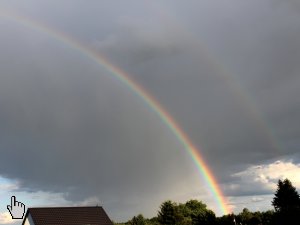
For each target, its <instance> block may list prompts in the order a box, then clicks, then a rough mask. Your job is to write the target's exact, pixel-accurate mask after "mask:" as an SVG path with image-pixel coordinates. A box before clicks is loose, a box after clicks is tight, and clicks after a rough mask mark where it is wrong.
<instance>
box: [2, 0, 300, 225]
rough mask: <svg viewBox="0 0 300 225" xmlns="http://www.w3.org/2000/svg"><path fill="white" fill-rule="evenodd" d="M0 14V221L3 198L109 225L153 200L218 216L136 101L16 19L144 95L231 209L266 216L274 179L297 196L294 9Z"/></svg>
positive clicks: (226, 5)
mask: <svg viewBox="0 0 300 225" xmlns="http://www.w3.org/2000/svg"><path fill="white" fill-rule="evenodd" d="M0 8H1V11H0V24H1V30H0V49H1V51H0V66H1V67H0V68H1V69H0V124H1V126H0V153H1V155H0V212H1V214H0V224H6V223H11V222H14V221H12V220H11V219H10V216H9V214H8V211H7V209H6V206H7V204H8V203H9V202H10V197H11V195H15V196H16V197H17V200H19V201H21V202H23V203H24V204H25V205H26V207H35V206H70V205H71V206H73V205H96V204H98V205H102V206H103V207H104V209H105V210H106V211H107V213H108V215H109V216H110V217H111V219H113V220H115V221H124V220H128V219H130V218H131V217H132V216H134V215H137V214H139V213H142V214H144V215H145V216H146V217H152V216H155V215H156V213H157V210H158V209H159V205H160V204H161V203H162V202H163V201H164V200H167V199H171V200H173V201H177V202H185V201H187V200H189V199H192V198H195V199H198V200H202V201H203V202H205V203H206V204H207V205H208V207H209V208H210V209H213V210H214V211H215V212H216V214H217V215H218V216H219V215H221V211H220V209H219V207H218V205H217V204H216V202H215V199H214V197H213V196H212V195H211V193H210V191H209V189H208V188H207V185H206V183H205V181H204V180H203V179H202V178H201V176H200V174H199V172H198V171H197V168H196V166H195V165H194V163H193V161H192V159H191V158H190V156H189V155H188V154H187V152H186V151H185V150H184V146H182V144H181V143H180V141H179V140H178V139H177V138H176V136H174V134H173V133H172V132H171V131H170V130H169V128H168V127H166V125H165V124H164V123H163V122H162V121H161V120H160V118H159V116H158V115H157V114H156V113H155V112H154V111H153V110H152V109H151V108H150V107H149V106H147V105H146V104H145V102H143V101H142V99H141V98H139V97H138V95H137V94H136V93H134V92H132V90H130V89H129V88H128V87H127V86H125V85H124V84H123V83H122V82H120V80H118V79H116V78H115V77H113V76H112V75H111V74H110V73H109V72H108V71H107V70H105V68H104V67H103V66H101V65H99V64H97V63H95V62H94V61H91V60H90V59H89V58H88V57H87V56H86V55H84V54H82V53H81V52H79V51H78V50H76V49H74V48H72V47H70V46H68V45H66V43H63V42H62V41H60V40H58V39H56V38H53V37H52V36H51V35H49V34H48V33H47V32H45V31H43V30H41V29H37V28H35V29H32V27H30V26H28V25H26V24H25V25H24V23H22V22H21V20H22V19H20V18H22V17H23V18H25V17H27V18H31V20H32V21H38V22H39V23H42V24H45V25H47V26H48V27H51V28H52V29H54V30H56V31H57V32H58V33H59V32H63V33H65V34H67V35H68V36H70V37H72V38H73V39H75V40H77V41H78V42H80V43H82V44H83V45H85V46H87V47H88V48H91V49H93V50H94V51H97V52H99V54H101V55H103V56H105V57H106V58H107V59H109V61H110V62H111V63H112V64H113V65H115V66H117V67H119V68H120V69H121V70H123V71H125V72H126V73H127V74H129V76H130V77H131V78H132V79H133V80H134V81H136V82H137V83H138V84H140V85H141V86H142V87H144V88H145V89H146V90H147V91H148V92H149V93H150V94H151V95H152V96H153V97H154V98H155V99H156V100H157V101H158V102H159V103H160V104H161V105H162V106H163V107H164V108H165V109H166V110H167V111H168V112H169V113H170V114H171V115H172V116H173V118H174V120H175V121H177V123H178V125H179V126H180V127H181V128H182V129H183V130H184V131H185V132H186V134H187V135H188V137H189V138H190V139H191V140H192V142H193V143H194V144H195V146H197V148H198V149H199V151H200V154H201V155H202V156H203V158H204V160H205V162H206V163H207V165H208V166H209V167H210V169H211V171H212V172H213V174H214V176H215V178H216V180H217V182H218V184H219V186H220V188H221V190H222V191H223V193H224V195H225V196H226V198H227V200H228V204H229V205H230V207H232V209H233V211H234V212H236V213H238V212H240V211H241V210H242V209H243V208H244V207H247V208H249V209H250V210H253V211H254V210H268V209H271V208H272V206H271V199H272V197H273V193H274V192H275V189H276V182H277V181H278V179H282V178H289V179H290V180H291V181H292V183H293V184H294V185H295V186H296V187H297V188H298V190H299V189H300V175H299V174H300V154H299V148H300V136H299V135H300V98H299V96H300V88H299V86H300V76H299V72H300V38H299V36H300V4H299V3H298V1H296V0H294V1H292V0H291V1H285V2H284V3H283V2H282V1H279V0H272V1H271V0H267V1H259V0H253V1H238V0H228V1H222V0H216V1H209V0H203V1H199V0H195V1H180V0H178V1H177V0H176V1H175V0H166V1H158V0H157V1H156V0H151V1H138V0H127V1H111V0H109V1H92V0H91V1H84V0H82V1H79V0H76V1H75V0H72V1H67V0H66V1H56V0H51V1H50V0H49V1H33V0H28V1H14V0H9V1H1V2H0ZM7 14H8V15H10V16H7ZM5 15H6V16H5ZM16 15H18V16H19V19H16V18H17V17H16ZM17 223H19V221H18V222H17Z"/></svg>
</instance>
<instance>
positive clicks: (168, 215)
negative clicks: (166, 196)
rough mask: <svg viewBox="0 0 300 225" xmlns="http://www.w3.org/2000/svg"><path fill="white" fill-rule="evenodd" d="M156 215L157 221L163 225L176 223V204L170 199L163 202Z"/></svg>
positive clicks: (177, 215)
mask: <svg viewBox="0 0 300 225" xmlns="http://www.w3.org/2000/svg"><path fill="white" fill-rule="evenodd" d="M157 217H158V221H159V223H160V224H163V225H169V224H170V225H174V224H176V223H178V217H179V214H178V208H177V205H176V204H175V203H173V202H171V201H165V202H163V203H162V204H161V206H160V211H159V212H158V216H157Z"/></svg>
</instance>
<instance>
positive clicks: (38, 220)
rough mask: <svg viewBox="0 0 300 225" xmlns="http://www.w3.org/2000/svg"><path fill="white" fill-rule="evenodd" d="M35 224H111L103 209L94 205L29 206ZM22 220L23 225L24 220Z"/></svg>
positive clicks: (29, 212)
mask: <svg viewBox="0 0 300 225" xmlns="http://www.w3.org/2000/svg"><path fill="white" fill-rule="evenodd" d="M28 214H30V215H31V217H32V220H33V222H34V224H35V225H112V224H113V223H112V222H111V220H110V219H109V217H108V216H107V214H106V212H105V211H104V209H103V208H102V207H100V206H95V207H47V208H29V209H28V210H27V212H26V216H25V219H26V217H27V216H28ZM25 219H24V221H23V225H24V222H25Z"/></svg>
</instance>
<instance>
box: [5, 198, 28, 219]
mask: <svg viewBox="0 0 300 225" xmlns="http://www.w3.org/2000/svg"><path fill="white" fill-rule="evenodd" d="M7 209H8V211H9V212H10V215H11V217H12V218H13V219H23V216H24V214H25V205H24V204H23V203H22V202H18V201H16V197H15V196H11V205H8V206H7Z"/></svg>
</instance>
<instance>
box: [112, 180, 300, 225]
mask: <svg viewBox="0 0 300 225" xmlns="http://www.w3.org/2000/svg"><path fill="white" fill-rule="evenodd" d="M272 206H273V207H274V210H269V211H265V212H260V211H257V212H251V211H249V210H248V209H247V208H245V209H243V211H242V212H241V213H239V214H236V215H235V214H228V215H223V216H221V217H216V215H215V213H214V212H213V211H212V210H210V209H208V208H207V206H206V205H205V204H204V203H203V202H201V201H198V200H189V201H187V202H186V203H176V202H172V201H165V202H163V203H162V204H161V206H160V208H159V211H158V213H157V216H155V217H153V218H151V219H147V218H144V216H143V215H142V214H139V215H137V216H134V217H133V218H132V219H131V220H129V221H127V222H125V223H115V224H116V225H299V224H300V197H299V194H298V192H297V190H296V188H295V187H294V186H293V185H292V183H291V182H290V181H289V180H288V179H285V180H283V181H282V180H279V181H278V184H277V190H276V192H275V195H274V198H273V201H272Z"/></svg>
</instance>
